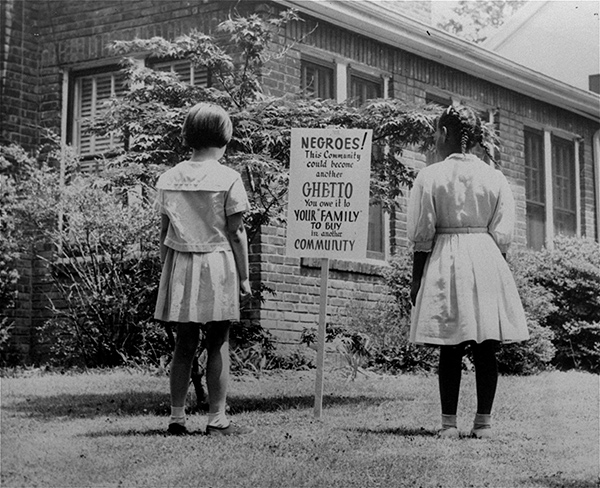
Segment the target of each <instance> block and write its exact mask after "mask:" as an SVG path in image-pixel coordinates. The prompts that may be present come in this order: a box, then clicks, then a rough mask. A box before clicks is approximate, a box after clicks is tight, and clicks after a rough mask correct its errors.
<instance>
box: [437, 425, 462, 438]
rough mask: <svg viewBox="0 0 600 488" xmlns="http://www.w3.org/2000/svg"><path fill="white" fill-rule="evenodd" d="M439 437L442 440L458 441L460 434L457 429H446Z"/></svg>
mask: <svg viewBox="0 0 600 488" xmlns="http://www.w3.org/2000/svg"><path fill="white" fill-rule="evenodd" d="M438 436H439V437H440V438H441V439H458V438H459V437H460V433H459V432H458V429H457V428H456V427H446V428H445V429H441V430H440V431H438Z"/></svg>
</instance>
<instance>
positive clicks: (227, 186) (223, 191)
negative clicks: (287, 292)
mask: <svg viewBox="0 0 600 488" xmlns="http://www.w3.org/2000/svg"><path fill="white" fill-rule="evenodd" d="M156 187H157V190H158V194H157V198H156V207H157V209H158V210H159V212H161V213H163V214H166V215H167V216H168V217H169V228H168V230H167V236H166V239H165V246H167V254H166V258H165V262H164V264H163V268H162V273H161V278H160V285H159V289H158V299H157V301H156V308H155V313H154V318H155V319H157V320H162V321H165V322H196V323H202V324H204V323H207V322H213V321H225V320H234V321H235V320H239V318H240V312H239V277H238V272H237V268H236V264H235V258H234V255H233V251H232V249H231V245H230V243H229V239H228V236H227V216H228V215H232V214H235V213H238V212H244V211H246V210H248V209H249V208H250V205H249V203H248V197H247V195H246V190H245V189H244V185H243V182H242V179H241V177H240V175H239V173H237V172H236V171H234V170H233V169H231V168H227V167H226V166H223V165H221V164H219V162H218V161H202V162H195V161H184V162H182V163H179V164H178V165H177V166H175V167H173V168H171V169H169V170H168V171H166V172H165V173H163V174H162V175H161V177H160V178H159V180H158V183H157V185H156Z"/></svg>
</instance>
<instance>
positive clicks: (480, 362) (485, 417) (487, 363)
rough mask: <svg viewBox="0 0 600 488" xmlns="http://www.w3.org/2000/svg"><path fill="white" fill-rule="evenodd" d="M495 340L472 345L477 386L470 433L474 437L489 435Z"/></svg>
mask: <svg viewBox="0 0 600 488" xmlns="http://www.w3.org/2000/svg"><path fill="white" fill-rule="evenodd" d="M497 348H498V343H497V341H484V342H482V343H481V344H475V346H474V347H473V362H474V363H475V383H476V386H477V414H476V415H475V421H474V423H473V430H472V431H471V434H472V435H474V436H475V437H489V436H490V435H491V413H492V406H493V404H494V397H495V396H496V387H497V385H498V364H497V361H496V351H497Z"/></svg>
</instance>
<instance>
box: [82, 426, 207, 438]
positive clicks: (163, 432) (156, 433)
mask: <svg viewBox="0 0 600 488" xmlns="http://www.w3.org/2000/svg"><path fill="white" fill-rule="evenodd" d="M83 436H84V437H91V438H101V437H177V436H172V435H170V434H168V433H167V429H166V428H164V429H143V430H142V429H140V430H137V429H129V430H125V431H123V430H104V431H102V432H90V433H87V434H84V435H83ZM198 436H201V437H206V433H205V431H204V430H200V429H198V430H190V431H188V434H187V435H185V436H179V437H181V438H186V437H198Z"/></svg>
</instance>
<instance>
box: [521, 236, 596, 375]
mask: <svg viewBox="0 0 600 488" xmlns="http://www.w3.org/2000/svg"><path fill="white" fill-rule="evenodd" d="M515 269H518V270H519V271H518V273H519V274H520V275H521V277H522V280H523V281H524V283H525V284H526V287H527V288H529V289H531V287H536V289H539V288H540V287H541V288H543V289H544V290H545V291H546V296H545V297H544V298H539V299H538V306H537V309H538V310H544V309H545V311H544V312H543V314H541V316H540V317H539V320H538V321H539V323H540V325H542V326H543V327H544V328H545V329H546V330H548V331H550V332H551V334H552V335H553V338H552V342H553V344H554V347H555V348H556V355H555V357H554V360H553V362H554V364H555V365H556V366H557V367H558V368H560V369H571V368H576V369H582V370H585V371H590V372H595V373H598V372H600V248H599V247H598V243H596V242H595V241H593V240H592V239H588V238H575V237H565V236H559V237H557V238H556V239H555V242H554V249H552V250H548V249H544V250H542V251H539V252H533V251H523V252H522V253H520V255H518V256H516V259H515Z"/></svg>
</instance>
